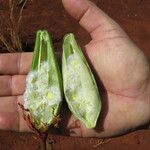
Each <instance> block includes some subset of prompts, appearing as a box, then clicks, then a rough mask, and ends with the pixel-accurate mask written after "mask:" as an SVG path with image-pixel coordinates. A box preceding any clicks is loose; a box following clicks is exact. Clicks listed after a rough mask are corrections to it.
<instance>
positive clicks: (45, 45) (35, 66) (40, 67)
mask: <svg viewBox="0 0 150 150" xmlns="http://www.w3.org/2000/svg"><path fill="white" fill-rule="evenodd" d="M61 103H62V79H61V74H60V70H59V66H58V63H57V60H56V56H55V54H54V48H53V44H52V39H51V37H50V35H49V33H48V32H47V31H45V30H43V31H41V30H39V31H38V32H37V34H36V43H35V49H34V54H33V60H32V68H31V71H30V72H29V74H28V77H27V80H26V91H25V93H24V109H25V110H27V111H28V112H27V111H26V113H25V118H26V117H27V114H28V119H29V118H30V120H29V121H30V123H32V125H31V126H32V128H34V129H36V130H37V131H39V132H46V131H47V130H48V128H49V126H50V125H51V124H54V123H55V121H56V119H57V116H58V114H59V110H60V106H61Z"/></svg>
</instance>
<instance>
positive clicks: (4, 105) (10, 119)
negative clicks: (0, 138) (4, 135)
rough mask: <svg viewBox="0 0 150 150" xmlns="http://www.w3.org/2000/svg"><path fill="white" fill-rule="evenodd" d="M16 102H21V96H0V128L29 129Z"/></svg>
mask: <svg viewBox="0 0 150 150" xmlns="http://www.w3.org/2000/svg"><path fill="white" fill-rule="evenodd" d="M18 102H20V103H23V98H22V96H18V97H17V96H11V97H0V129H2V130H16V131H31V130H30V129H29V127H28V126H27V125H26V122H25V121H24V119H23V117H22V110H21V109H20V107H19V106H18Z"/></svg>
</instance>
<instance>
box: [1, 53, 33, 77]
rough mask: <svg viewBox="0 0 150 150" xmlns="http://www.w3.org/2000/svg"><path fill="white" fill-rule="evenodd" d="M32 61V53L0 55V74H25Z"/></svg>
mask: <svg viewBox="0 0 150 150" xmlns="http://www.w3.org/2000/svg"><path fill="white" fill-rule="evenodd" d="M31 61H32V53H11V54H0V74H3V75H16V74H27V73H28V72H29V69H30V66H31Z"/></svg>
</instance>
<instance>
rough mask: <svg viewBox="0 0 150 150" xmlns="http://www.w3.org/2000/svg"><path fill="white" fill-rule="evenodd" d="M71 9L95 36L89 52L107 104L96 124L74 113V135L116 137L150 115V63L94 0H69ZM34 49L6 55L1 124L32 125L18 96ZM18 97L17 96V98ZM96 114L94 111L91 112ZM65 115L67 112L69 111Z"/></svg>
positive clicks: (1, 63)
mask: <svg viewBox="0 0 150 150" xmlns="http://www.w3.org/2000/svg"><path fill="white" fill-rule="evenodd" d="M63 4H64V7H65V8H66V10H67V11H68V12H69V13H70V14H71V15H72V16H73V17H74V18H76V19H77V20H79V23H80V24H81V26H82V27H84V28H85V29H86V30H87V31H88V32H89V33H90V34H91V37H92V40H91V42H90V43H89V44H87V45H86V46H85V53H86V55H87V57H88V60H89V62H90V63H91V66H92V67H93V69H94V71H95V73H96V75H97V77H98V81H99V84H100V85H103V90H101V95H102V103H103V110H102V113H101V116H100V120H99V122H98V125H97V128H96V129H87V128H86V127H85V126H84V125H83V124H82V123H81V122H79V121H78V120H77V119H76V118H75V117H74V116H71V117H70V119H69V120H67V126H66V129H64V128H63V127H62V130H64V131H65V130H69V132H70V135H75V136H84V137H85V136H87V137H89V136H94V137H95V136H98V137H110V136H114V135H119V134H122V133H125V132H126V131H128V130H131V129H135V128H136V127H139V126H141V125H144V124H146V123H148V122H149V121H150V95H149V94H150V64H149V62H148V60H147V59H146V57H145V56H144V54H143V52H142V51H141V50H140V49H138V48H137V47H136V46H135V45H134V44H133V43H132V41H131V40H130V39H129V37H128V36H127V35H126V34H125V33H124V31H123V30H122V29H121V28H120V27H119V25H118V24H117V23H116V22H114V21H113V20H112V19H111V18H109V17H108V16H107V15H106V14H105V13H104V12H102V11H101V10H100V9H99V8H97V7H96V6H95V5H94V4H93V3H91V2H90V1H88V0H63ZM31 59H32V54H31V53H26V54H25V53H22V54H9V55H8V54H3V55H0V74H2V76H0V96H1V97H0V128H1V129H14V130H20V131H29V129H28V127H27V126H26V124H25V122H24V120H23V118H22V115H21V111H20V109H19V108H18V106H17V101H19V102H21V101H22V96H18V95H22V94H23V92H24V89H25V78H26V74H27V73H28V71H29V68H30V65H31ZM16 99H17V101H16ZM91 115H92V114H91ZM64 118H65V117H64Z"/></svg>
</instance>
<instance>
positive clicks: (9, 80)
mask: <svg viewBox="0 0 150 150" xmlns="http://www.w3.org/2000/svg"><path fill="white" fill-rule="evenodd" d="M25 82H26V75H14V76H0V96H16V95H21V94H23V93H24V91H25Z"/></svg>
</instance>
